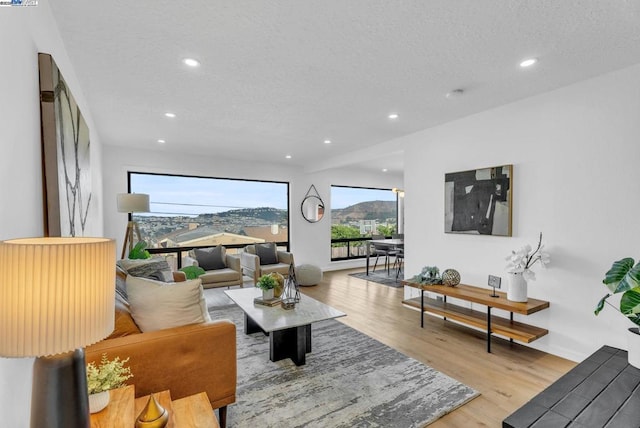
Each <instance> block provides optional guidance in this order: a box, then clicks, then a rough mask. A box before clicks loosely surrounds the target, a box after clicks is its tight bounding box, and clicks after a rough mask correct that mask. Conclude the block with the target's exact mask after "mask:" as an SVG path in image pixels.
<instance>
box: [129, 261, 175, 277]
mask: <svg viewBox="0 0 640 428" xmlns="http://www.w3.org/2000/svg"><path fill="white" fill-rule="evenodd" d="M120 264H121V266H122V267H123V268H124V269H125V270H126V271H127V273H128V274H129V275H132V276H138V277H142V278H149V279H155V280H156V281H162V282H173V272H172V271H171V267H170V266H169V263H167V261H166V260H165V259H163V258H161V257H156V258H151V259H144V260H130V259H124V260H121V261H120Z"/></svg>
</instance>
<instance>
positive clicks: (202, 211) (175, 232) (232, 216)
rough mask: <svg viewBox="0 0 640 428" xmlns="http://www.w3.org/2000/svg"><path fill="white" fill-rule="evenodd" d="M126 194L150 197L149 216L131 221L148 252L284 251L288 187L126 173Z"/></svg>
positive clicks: (280, 184) (215, 179)
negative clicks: (274, 246)
mask: <svg viewBox="0 0 640 428" xmlns="http://www.w3.org/2000/svg"><path fill="white" fill-rule="evenodd" d="M129 191H130V192H131V193H146V194H148V195H149V199H150V208H151V212H149V213H135V214H133V217H134V218H133V219H134V220H135V221H136V222H138V224H139V226H140V231H141V233H142V238H143V239H144V240H145V241H146V242H147V243H148V246H149V247H150V248H159V247H194V246H212V245H228V246H234V245H235V246H242V245H246V244H252V243H255V242H277V243H278V244H279V245H280V246H283V247H287V248H288V245H289V184H288V183H284V182H274V181H257V180H239V179H230V178H210V177H192V176H184V175H168V174H151V173H139V172H130V173H129Z"/></svg>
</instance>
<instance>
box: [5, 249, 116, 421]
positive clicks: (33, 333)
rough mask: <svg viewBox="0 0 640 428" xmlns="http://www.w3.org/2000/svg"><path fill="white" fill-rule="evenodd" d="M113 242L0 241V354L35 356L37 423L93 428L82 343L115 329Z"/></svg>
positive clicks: (34, 408)
mask: <svg viewBox="0 0 640 428" xmlns="http://www.w3.org/2000/svg"><path fill="white" fill-rule="evenodd" d="M115 249H116V248H115V241H113V240H111V239H106V238H25V239H12V240H7V241H1V242H0V356H2V357H37V358H36V360H35V362H34V365H33V387H32V396H31V427H32V428H36V427H38V428H42V427H47V428H69V427H74V428H85V427H87V428H88V427H89V399H88V393H87V378H86V366H85V358H84V349H82V348H83V347H84V346H87V345H90V344H92V343H95V342H98V341H100V340H102V339H103V338H105V337H106V336H108V335H109V334H111V332H112V331H113V328H114V299H115V295H114V294H115V285H114V284H115V267H114V260H115Z"/></svg>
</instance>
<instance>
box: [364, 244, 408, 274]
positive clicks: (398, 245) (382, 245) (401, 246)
mask: <svg viewBox="0 0 640 428" xmlns="http://www.w3.org/2000/svg"><path fill="white" fill-rule="evenodd" d="M374 244H375V245H377V246H380V247H387V248H389V249H391V248H404V239H372V240H370V241H367V275H369V257H371V247H372V246H373V245H374Z"/></svg>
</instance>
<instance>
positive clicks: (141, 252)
mask: <svg viewBox="0 0 640 428" xmlns="http://www.w3.org/2000/svg"><path fill="white" fill-rule="evenodd" d="M146 248H147V243H146V242H145V241H139V242H138V243H137V244H136V245H135V246H134V247H133V248H132V249H131V251H130V252H129V258H130V259H132V260H138V259H148V258H150V257H151V254H150V253H149V251H147V249H146Z"/></svg>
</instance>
